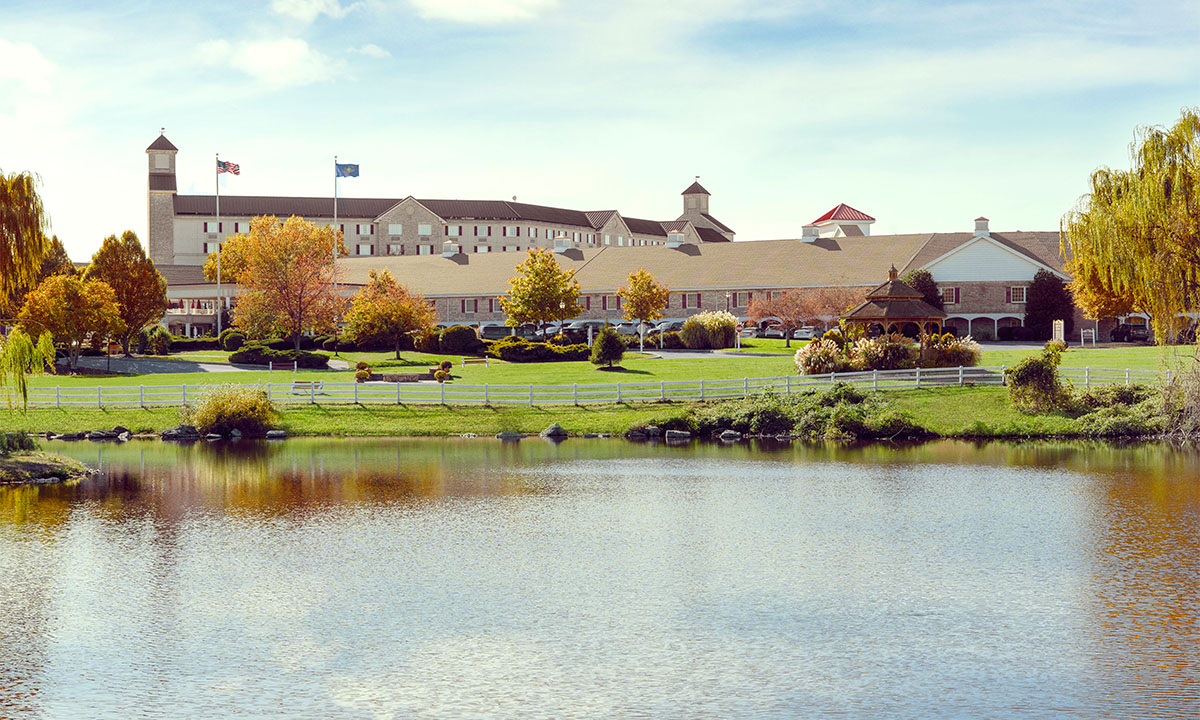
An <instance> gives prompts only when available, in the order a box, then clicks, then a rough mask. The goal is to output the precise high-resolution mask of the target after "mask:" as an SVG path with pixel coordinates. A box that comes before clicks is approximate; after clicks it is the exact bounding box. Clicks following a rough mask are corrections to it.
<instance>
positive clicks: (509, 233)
mask: <svg viewBox="0 0 1200 720" xmlns="http://www.w3.org/2000/svg"><path fill="white" fill-rule="evenodd" d="M520 234H521V228H519V227H517V226H516V225H505V226H504V237H517V236H519V235H520Z"/></svg>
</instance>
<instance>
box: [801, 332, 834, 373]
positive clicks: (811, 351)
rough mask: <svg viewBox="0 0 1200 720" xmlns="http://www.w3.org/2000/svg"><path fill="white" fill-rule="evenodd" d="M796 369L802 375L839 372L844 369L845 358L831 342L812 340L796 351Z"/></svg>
mask: <svg viewBox="0 0 1200 720" xmlns="http://www.w3.org/2000/svg"><path fill="white" fill-rule="evenodd" d="M795 362H796V369H797V370H799V371H800V373H801V374H803V375H819V374H821V373H831V372H841V371H843V370H845V369H846V357H845V356H844V355H843V354H842V349H841V348H839V347H838V345H837V343H835V342H833V341H832V340H825V339H821V340H813V341H812V342H810V343H808V344H807V345H805V346H804V347H802V348H800V349H799V350H797V351H796V357H795Z"/></svg>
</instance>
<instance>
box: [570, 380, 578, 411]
mask: <svg viewBox="0 0 1200 720" xmlns="http://www.w3.org/2000/svg"><path fill="white" fill-rule="evenodd" d="M571 403H572V404H574V405H578V404H579V383H577V382H573V383H571Z"/></svg>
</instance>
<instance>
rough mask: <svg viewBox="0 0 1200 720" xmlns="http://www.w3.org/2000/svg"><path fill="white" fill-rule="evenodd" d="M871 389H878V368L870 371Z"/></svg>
mask: <svg viewBox="0 0 1200 720" xmlns="http://www.w3.org/2000/svg"><path fill="white" fill-rule="evenodd" d="M871 389H872V390H878V389H879V371H878V370H872V371H871Z"/></svg>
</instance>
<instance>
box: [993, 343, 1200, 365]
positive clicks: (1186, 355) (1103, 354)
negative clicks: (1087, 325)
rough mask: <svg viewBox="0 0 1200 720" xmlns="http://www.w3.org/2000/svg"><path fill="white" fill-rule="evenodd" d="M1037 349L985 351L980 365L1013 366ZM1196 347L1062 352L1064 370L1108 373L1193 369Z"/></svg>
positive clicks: (1143, 347)
mask: <svg viewBox="0 0 1200 720" xmlns="http://www.w3.org/2000/svg"><path fill="white" fill-rule="evenodd" d="M1037 352H1040V350H985V351H984V353H983V362H982V364H983V365H986V366H989V367H992V366H997V365H1008V366H1010V367H1011V366H1012V365H1015V364H1016V363H1017V362H1019V361H1020V360H1021V358H1024V357H1027V356H1029V355H1032V354H1034V353H1037ZM1195 356H1196V346H1194V345H1171V346H1167V347H1155V346H1153V345H1127V346H1124V347H1097V348H1091V347H1088V348H1078V347H1073V348H1071V349H1070V350H1068V351H1067V352H1065V353H1063V356H1062V366H1063V367H1078V368H1083V367H1092V368H1105V369H1109V370H1125V369H1129V370H1147V371H1159V370H1167V369H1171V370H1178V369H1183V368H1190V367H1195V360H1194V358H1195Z"/></svg>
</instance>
